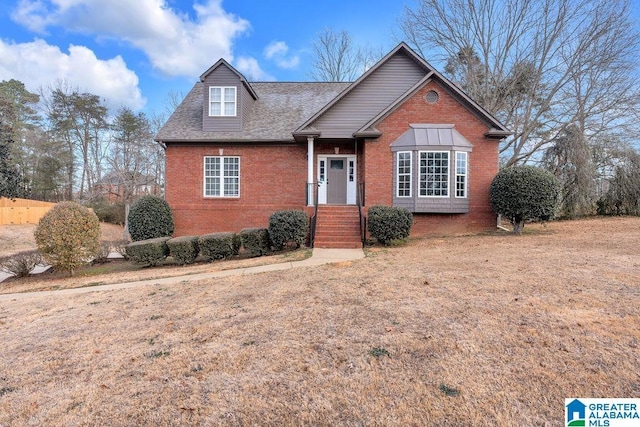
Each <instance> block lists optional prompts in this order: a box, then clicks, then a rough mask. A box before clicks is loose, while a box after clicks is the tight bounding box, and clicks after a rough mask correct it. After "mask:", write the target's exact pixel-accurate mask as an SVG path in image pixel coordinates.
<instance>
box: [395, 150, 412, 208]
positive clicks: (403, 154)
mask: <svg viewBox="0 0 640 427" xmlns="http://www.w3.org/2000/svg"><path fill="white" fill-rule="evenodd" d="M396 163H397V168H396V197H411V151H399V152H398V153H397V157H396Z"/></svg>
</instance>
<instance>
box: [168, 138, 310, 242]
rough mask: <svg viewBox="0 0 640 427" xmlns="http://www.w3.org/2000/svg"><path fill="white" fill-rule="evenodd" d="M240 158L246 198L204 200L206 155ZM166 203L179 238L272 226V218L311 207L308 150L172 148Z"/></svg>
mask: <svg viewBox="0 0 640 427" xmlns="http://www.w3.org/2000/svg"><path fill="white" fill-rule="evenodd" d="M220 149H223V150H224V151H223V155H225V156H240V197H239V198H219V197H204V189H203V185H204V183H203V182H204V157H205V156H219V155H220V151H219V150H220ZM166 162H167V164H166V182H167V188H166V199H167V202H169V205H170V206H171V208H172V210H173V215H174V220H175V224H176V229H175V233H174V235H175V236H182V235H202V234H207V233H213V232H218V231H235V232H238V231H240V230H241V229H243V228H247V227H266V226H267V225H268V223H269V216H270V215H271V214H272V213H273V212H275V211H278V210H282V209H302V208H304V207H305V205H306V203H305V202H306V200H305V194H306V193H305V191H306V189H305V185H306V182H307V146H306V144H300V145H280V146H274V145H269V146H268V147H267V146H256V145H253V146H217V145H189V144H184V145H182V144H170V145H169V146H168V147H167V150H166Z"/></svg>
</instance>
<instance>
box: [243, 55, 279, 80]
mask: <svg viewBox="0 0 640 427" xmlns="http://www.w3.org/2000/svg"><path fill="white" fill-rule="evenodd" d="M235 67H236V68H237V69H238V71H240V72H241V73H242V74H243V75H244V76H245V77H246V78H247V79H248V80H251V81H262V82H264V81H273V80H275V78H274V77H273V76H271V75H269V74H268V73H266V72H265V71H264V70H262V68H260V64H258V61H257V60H256V59H255V58H251V57H240V58H238V60H237V61H236V64H235Z"/></svg>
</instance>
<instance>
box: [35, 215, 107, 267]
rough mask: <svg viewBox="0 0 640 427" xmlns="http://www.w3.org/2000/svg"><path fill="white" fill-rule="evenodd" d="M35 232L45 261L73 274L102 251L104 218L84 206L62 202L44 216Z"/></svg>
mask: <svg viewBox="0 0 640 427" xmlns="http://www.w3.org/2000/svg"><path fill="white" fill-rule="evenodd" d="M34 236H35V239H36V244H37V245H38V250H39V251H40V253H41V254H42V256H43V257H44V259H45V261H46V262H47V263H49V264H51V265H52V266H53V267H55V268H60V269H62V270H67V271H69V274H70V275H73V272H74V270H75V269H77V268H78V267H80V266H82V265H84V264H87V263H89V262H90V261H91V260H92V259H93V258H94V257H95V255H96V254H97V253H98V249H99V248H100V222H99V221H98V217H97V216H96V214H94V213H93V212H92V211H90V210H89V209H87V208H85V207H84V206H81V205H79V204H78V203H75V202H60V203H58V204H56V205H55V206H54V207H53V208H51V210H49V212H47V213H46V214H45V215H44V216H43V217H42V218H41V219H40V222H39V223H38V226H37V227H36V229H35V231H34Z"/></svg>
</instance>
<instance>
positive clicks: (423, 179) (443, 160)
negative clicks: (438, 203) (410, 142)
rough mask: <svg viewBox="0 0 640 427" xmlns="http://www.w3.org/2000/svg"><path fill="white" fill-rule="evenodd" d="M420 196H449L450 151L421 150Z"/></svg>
mask: <svg viewBox="0 0 640 427" xmlns="http://www.w3.org/2000/svg"><path fill="white" fill-rule="evenodd" d="M419 156H420V168H419V169H420V170H419V191H418V196H419V197H449V152H448V151H420V152H419Z"/></svg>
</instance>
